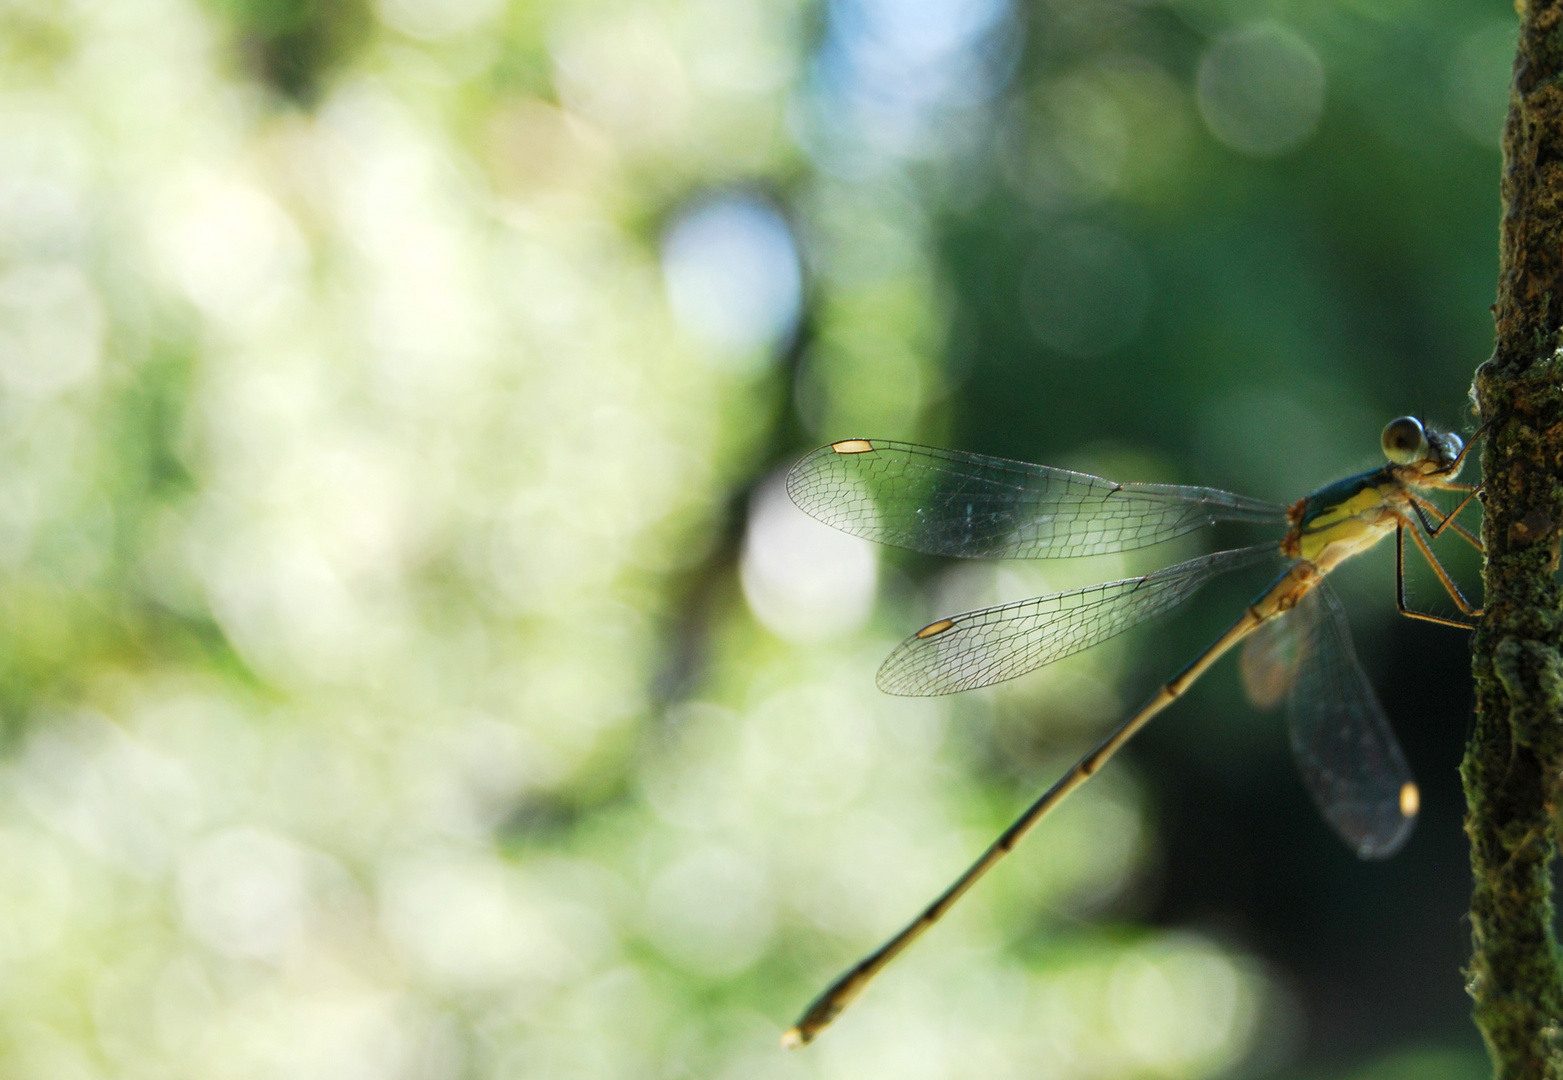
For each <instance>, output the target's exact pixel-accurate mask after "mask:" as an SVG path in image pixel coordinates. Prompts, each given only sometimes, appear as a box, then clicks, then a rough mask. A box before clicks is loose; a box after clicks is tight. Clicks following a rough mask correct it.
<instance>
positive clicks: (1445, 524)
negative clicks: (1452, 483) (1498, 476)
mask: <svg viewBox="0 0 1563 1080" xmlns="http://www.w3.org/2000/svg"><path fill="white" fill-rule="evenodd" d="M1406 494H1407V495H1408V496H1410V498H1411V505H1412V506H1413V508H1415V510H1416V516H1417V517H1418V518H1420V519H1421V521H1422V528H1424V529H1426V530H1427V536H1428V539H1430V540H1437V539H1438V538H1439V537H1440V536H1442V535H1443V534H1444V530H1445V529H1452V530H1454V532H1456V533H1458V534H1459V536H1460V537H1461V538H1462V539H1463V540H1464V541H1465V542H1466V543H1468V544H1470V545H1471V546H1472V547H1474V548H1475V549H1476V550H1477V551H1480V552H1483V553H1485V552H1486V550H1487V549H1486V548H1485V547H1483V546H1482V541H1481V538H1480V537H1478V536H1476V535H1475V534H1474V533H1472V532H1471V531H1470V530H1469V529H1467V528H1466V527H1465V526H1464V525H1461V524H1460V523H1459V522H1458V521H1456V520H1455V518H1456V517H1457V516H1458V515H1459V513H1460V511H1461V510H1464V509H1465V507H1466V505H1467V504H1468V503H1469V502H1470V501H1471V500H1472V499H1474V498H1475V497H1476V491H1474V490H1473V491H1472V492H1471V493H1470V494H1469V495H1467V496H1466V497H1465V499H1464V500H1462V501H1461V503H1460V505H1459V506H1457V507H1455V508H1454V509H1453V510H1452V511H1450V512H1449V513H1448V514H1445V513H1444V512H1443V511H1442V510H1441V509H1439V507H1438V504H1437V503H1435V502H1433V500H1431V499H1429V498H1427V497H1425V496H1422V495H1418V494H1417V493H1416V492H1414V491H1407V492H1406ZM1428 511H1431V512H1432V513H1433V514H1434V515H1441V517H1440V520H1439V522H1438V525H1437V526H1436V527H1435V526H1434V525H1433V523H1432V522H1431V521H1428V520H1427V513H1428Z"/></svg>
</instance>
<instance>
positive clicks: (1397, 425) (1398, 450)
mask: <svg viewBox="0 0 1563 1080" xmlns="http://www.w3.org/2000/svg"><path fill="white" fill-rule="evenodd" d="M1380 441H1381V442H1382V443H1383V445H1384V456H1385V457H1387V458H1389V460H1390V461H1393V462H1394V463H1395V464H1396V465H1410V464H1411V463H1412V462H1413V461H1421V460H1422V459H1423V458H1424V457H1426V456H1427V431H1426V430H1425V429H1424V428H1423V427H1422V421H1420V420H1418V419H1417V418H1416V417H1414V416H1401V417H1397V418H1395V419H1394V420H1391V421H1390V422H1389V423H1387V424H1385V425H1384V434H1383V437H1382V439H1381V440H1380Z"/></svg>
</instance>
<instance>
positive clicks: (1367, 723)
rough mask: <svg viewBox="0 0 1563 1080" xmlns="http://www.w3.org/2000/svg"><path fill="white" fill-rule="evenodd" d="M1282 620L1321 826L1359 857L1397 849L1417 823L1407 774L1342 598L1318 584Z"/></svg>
mask: <svg viewBox="0 0 1563 1080" xmlns="http://www.w3.org/2000/svg"><path fill="white" fill-rule="evenodd" d="M1283 617H1284V618H1287V619H1291V620H1295V621H1296V623H1297V626H1296V632H1297V633H1298V635H1299V637H1298V641H1299V651H1298V658H1297V670H1296V675H1295V677H1294V679H1293V682H1292V692H1291V742H1292V752H1293V753H1294V754H1295V755H1296V757H1297V766H1298V768H1299V769H1300V770H1301V771H1302V777H1303V783H1304V784H1305V785H1307V788H1308V791H1309V793H1310V794H1312V796H1313V801H1314V802H1315V803H1316V804H1317V805H1318V807H1319V810H1320V812H1321V813H1322V814H1323V815H1324V818H1325V820H1326V821H1328V822H1329V823H1330V825H1331V826H1332V827H1333V828H1334V829H1335V831H1336V832H1337V833H1339V834H1340V836H1341V838H1342V839H1343V840H1345V841H1346V843H1347V844H1348V845H1350V847H1351V848H1352V849H1353V850H1354V851H1356V853H1357V854H1358V855H1359V856H1361V857H1362V858H1364V859H1382V858H1387V857H1388V856H1390V855H1393V854H1394V853H1395V852H1396V851H1398V850H1399V849H1400V847H1401V845H1402V844H1404V843H1405V842H1406V838H1407V837H1409V836H1410V835H1411V828H1412V826H1413V825H1414V824H1415V823H1416V814H1417V809H1418V802H1419V796H1418V794H1417V788H1416V785H1415V783H1413V782H1412V780H1411V769H1410V767H1409V766H1407V764H1406V759H1405V755H1404V754H1402V753H1401V752H1400V744H1399V743H1398V742H1396V741H1395V734H1394V732H1393V731H1391V730H1390V727H1389V721H1388V719H1386V718H1385V716H1384V710H1383V708H1382V706H1380V705H1379V701H1378V697H1377V695H1375V694H1374V693H1373V687H1372V685H1371V684H1370V683H1369V682H1368V677H1367V675H1365V674H1364V673H1363V671H1362V666H1361V665H1360V664H1359V663H1358V662H1357V654H1356V650H1355V649H1353V648H1352V644H1351V628H1350V627H1349V626H1348V625H1347V622H1346V612H1345V610H1344V609H1343V608H1342V607H1341V603H1340V599H1339V598H1338V597H1337V596H1336V595H1335V591H1334V590H1333V589H1331V588H1330V586H1329V583H1328V582H1321V583H1320V584H1319V585H1318V586H1317V587H1315V588H1314V589H1313V591H1312V592H1310V593H1309V594H1308V595H1307V596H1305V597H1304V598H1303V599H1302V601H1300V602H1299V603H1298V605H1297V607H1295V608H1294V609H1293V610H1292V611H1291V613H1290V614H1288V615H1286V616H1283Z"/></svg>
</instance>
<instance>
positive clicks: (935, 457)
mask: <svg viewBox="0 0 1563 1080" xmlns="http://www.w3.org/2000/svg"><path fill="white" fill-rule="evenodd" d="M787 492H788V494H790V495H791V496H792V499H793V501H794V502H795V503H797V504H798V506H799V507H800V508H802V509H803V511H804V512H805V513H807V514H809V515H811V516H812V517H815V518H818V519H819V520H820V521H823V522H824V523H825V524H827V525H831V526H834V527H835V528H837V529H840V530H842V531H843V532H847V533H851V534H852V535H853V536H861V537H864V538H866V539H869V540H877V541H878V542H880V543H883V544H893V545H895V546H896V547H904V548H910V549H911V550H913V551H921V552H926V553H927V554H930V555H953V556H958V557H960V558H968V559H1056V558H1072V557H1075V556H1081V555H1097V554H1101V553H1102V552H1107V551H1126V550H1129V549H1131V548H1139V547H1145V546H1147V545H1150V544H1156V543H1160V542H1161V541H1163V540H1168V539H1171V538H1172V537H1175V536H1181V535H1183V534H1184V533H1186V532H1189V531H1191V530H1193V529H1197V528H1200V527H1201V526H1205V525H1210V524H1213V523H1214V522H1217V521H1246V522H1254V523H1258V524H1273V525H1284V524H1285V523H1286V510H1285V508H1284V507H1280V506H1276V505H1274V504H1272V503H1268V502H1265V501H1263V500H1261V499H1249V498H1245V497H1244V496H1241V495H1233V494H1231V493H1229V492H1225V491H1218V490H1216V489H1215V488H1201V487H1176V486H1173V485H1170V484H1115V483H1113V482H1112V481H1111V480H1103V479H1102V478H1101V477H1099V476H1090V475H1088V474H1086V473H1078V472H1071V471H1069V470H1067V469H1052V468H1048V467H1047V466H1044V465H1030V464H1027V463H1025V462H1022V461H1009V460H1007V459H1005V458H996V457H986V456H984V455H982V454H968V453H963V452H961V451H958V450H939V449H935V448H934V447H930V446H917V445H914V444H912V443H903V442H893V441H891V440H888V439H847V440H844V441H842V442H838V443H832V444H831V445H830V446H822V447H820V448H819V449H818V450H815V451H814V452H813V453H811V454H809V455H808V456H807V457H805V458H803V459H802V460H801V461H799V462H798V463H797V464H796V465H794V466H793V467H792V471H791V472H789V473H788V474H787Z"/></svg>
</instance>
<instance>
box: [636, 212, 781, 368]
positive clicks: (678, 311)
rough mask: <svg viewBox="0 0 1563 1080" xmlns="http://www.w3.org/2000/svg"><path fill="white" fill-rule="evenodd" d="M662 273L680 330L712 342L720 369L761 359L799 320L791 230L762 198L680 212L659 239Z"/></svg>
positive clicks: (754, 363) (750, 364) (758, 362)
mask: <svg viewBox="0 0 1563 1080" xmlns="http://www.w3.org/2000/svg"><path fill="white" fill-rule="evenodd" d="M662 278H663V282H664V283H665V285H666V287H667V295H668V304H669V305H670V306H671V307H672V309H673V316H674V318H675V319H676V320H677V321H678V325H679V327H680V328H681V329H683V330H684V331H685V333H687V334H689V335H690V336H692V337H694V338H695V339H697V340H699V341H702V342H704V343H706V344H708V345H711V346H713V347H714V348H715V349H716V350H717V355H718V360H717V362H718V363H719V364H720V365H722V366H726V367H733V368H752V367H757V366H759V365H761V364H764V363H765V361H766V360H767V359H769V354H768V350H770V349H772V347H773V346H775V345H776V344H778V343H779V342H781V341H783V340H784V339H785V338H786V337H787V336H788V335H789V334H791V333H792V330H793V327H794V326H795V325H796V323H797V321H798V309H799V306H800V304H801V302H802V294H803V279H802V274H801V271H800V269H799V266H798V250H797V246H796V244H795V243H794V242H793V238H792V230H790V229H789V228H788V227H787V223H786V221H784V220H783V219H782V216H781V215H780V214H778V213H777V212H776V211H775V210H774V209H772V208H771V207H770V206H767V205H766V204H765V203H763V202H760V201H759V200H757V199H751V198H744V197H727V198H721V199H715V200H712V201H710V202H706V203H702V204H699V205H696V206H695V207H693V208H692V209H690V210H688V211H686V212H685V213H684V214H682V215H681V216H680V217H679V218H678V219H677V220H675V221H674V222H673V224H672V225H671V226H670V227H669V228H668V231H667V233H666V235H665V236H664V237H663V239H662Z"/></svg>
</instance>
